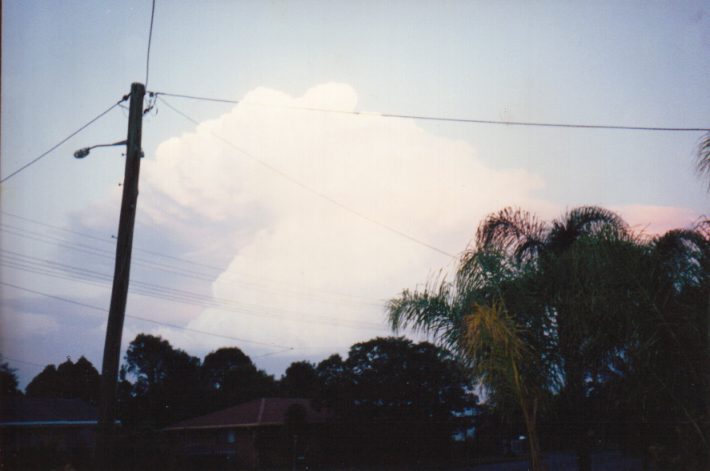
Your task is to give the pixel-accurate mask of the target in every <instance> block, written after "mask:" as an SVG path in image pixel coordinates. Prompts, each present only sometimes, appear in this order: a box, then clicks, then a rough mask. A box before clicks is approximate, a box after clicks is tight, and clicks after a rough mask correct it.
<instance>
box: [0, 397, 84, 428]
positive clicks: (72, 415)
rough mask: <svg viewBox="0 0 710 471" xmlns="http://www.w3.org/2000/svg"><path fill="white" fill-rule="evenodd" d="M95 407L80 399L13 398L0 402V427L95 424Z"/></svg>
mask: <svg viewBox="0 0 710 471" xmlns="http://www.w3.org/2000/svg"><path fill="white" fill-rule="evenodd" d="M97 419H98V412H97V410H96V407H93V406H91V405H90V404H87V403H86V402H84V401H82V400H80V399H50V398H34V397H22V396H20V397H13V398H6V399H3V400H2V401H0V426H18V425H52V424H58V425H59V424H61V425H70V424H72V423H77V424H78V423H81V424H91V423H96V421H97Z"/></svg>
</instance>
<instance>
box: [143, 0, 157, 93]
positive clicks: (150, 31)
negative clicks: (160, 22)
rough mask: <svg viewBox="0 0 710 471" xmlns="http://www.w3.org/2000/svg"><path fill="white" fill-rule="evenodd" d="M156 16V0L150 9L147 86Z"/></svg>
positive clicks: (146, 71)
mask: <svg viewBox="0 0 710 471" xmlns="http://www.w3.org/2000/svg"><path fill="white" fill-rule="evenodd" d="M154 17H155V0H153V7H152V8H151V10H150V30H149V32H148V53H147V54H146V59H145V86H146V87H148V73H149V72H150V45H151V42H152V40H153V18H154Z"/></svg>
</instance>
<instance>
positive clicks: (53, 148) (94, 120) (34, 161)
mask: <svg viewBox="0 0 710 471" xmlns="http://www.w3.org/2000/svg"><path fill="white" fill-rule="evenodd" d="M127 99H128V95H124V96H123V97H122V98H121V99H120V100H119V101H117V102H116V103H114V104H113V105H111V106H109V107H108V108H107V109H105V110H104V111H102V112H101V113H99V114H98V115H96V116H95V117H94V118H93V119H91V120H90V121H89V122H88V123H86V124H84V125H83V126H81V127H80V128H79V129H77V130H76V131H74V132H73V133H71V134H69V135H68V136H67V137H65V138H64V139H62V140H61V141H59V142H58V143H56V144H55V145H53V146H52V147H50V148H49V149H48V150H46V151H44V152H43V153H41V154H40V155H39V156H37V157H35V158H34V159H32V160H30V161H29V162H27V163H26V164H25V165H23V166H22V167H20V168H18V169H17V170H15V171H14V172H12V173H11V174H10V175H8V176H6V177H3V178H2V179H0V184H2V183H5V182H6V181H7V180H9V179H10V178H12V177H14V176H15V175H17V174H18V173H20V172H22V171H23V170H25V169H26V168H27V167H29V166H31V165H33V164H34V163H36V162H38V161H39V160H41V159H43V158H44V157H46V156H47V155H49V154H50V153H51V152H52V151H53V150H55V149H56V148H57V147H59V146H61V145H62V144H64V143H65V142H67V141H68V140H69V139H71V138H72V137H74V136H76V135H77V134H79V133H80V132H81V131H83V130H84V129H86V128H88V127H89V126H91V125H92V124H94V123H95V122H96V121H98V120H99V119H101V118H102V117H103V116H105V115H106V114H108V112H109V111H111V110H112V109H114V108H116V107H117V106H118V105H120V104H121V103H123V102H124V101H126V100H127Z"/></svg>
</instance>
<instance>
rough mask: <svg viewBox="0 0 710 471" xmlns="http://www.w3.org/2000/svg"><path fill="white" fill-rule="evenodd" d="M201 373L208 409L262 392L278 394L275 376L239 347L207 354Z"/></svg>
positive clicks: (234, 402) (251, 397)
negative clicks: (261, 368)
mask: <svg viewBox="0 0 710 471" xmlns="http://www.w3.org/2000/svg"><path fill="white" fill-rule="evenodd" d="M201 376H202V381H203V384H204V388H205V389H206V392H207V399H208V400H207V401H206V402H207V403H208V410H217V409H221V408H225V407H229V406H233V405H235V404H239V403H241V402H246V401H249V400H251V399H255V398H257V397H262V396H270V395H274V394H275V392H276V390H277V386H276V381H275V380H274V378H273V377H272V376H270V375H268V374H266V373H265V372H264V371H261V370H259V369H257V368H256V366H255V365H254V363H253V362H252V361H251V359H250V358H249V357H248V356H247V355H246V354H245V353H244V352H242V351H241V350H240V349H239V348H237V347H225V348H220V349H218V350H216V351H214V352H211V353H209V354H208V355H207V356H205V360H204V362H203V363H202V368H201Z"/></svg>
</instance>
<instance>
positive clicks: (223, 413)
mask: <svg viewBox="0 0 710 471" xmlns="http://www.w3.org/2000/svg"><path fill="white" fill-rule="evenodd" d="M293 405H298V406H302V407H303V408H304V410H305V412H306V417H305V422H306V423H308V424H313V423H322V422H325V420H326V419H327V418H328V417H329V414H328V413H327V412H326V411H324V410H316V409H314V408H313V407H312V405H311V401H310V399H302V398H278V397H272V398H261V399H255V400H253V401H249V402H244V403H242V404H239V405H236V406H234V407H230V408H228V409H222V410H219V411H216V412H212V413H211V414H206V415H202V416H200V417H194V418H192V419H188V420H183V421H182V422H178V423H176V424H174V425H171V426H170V427H167V428H166V429H165V430H166V431H176V430H188V429H215V428H239V427H260V426H268V425H284V424H285V423H286V413H287V411H288V410H289V407H291V406H293Z"/></svg>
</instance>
